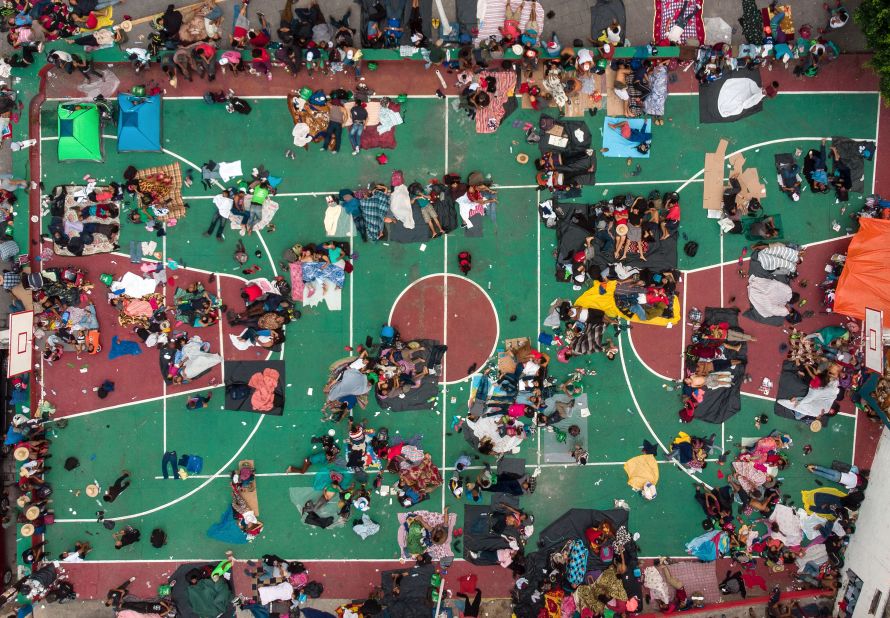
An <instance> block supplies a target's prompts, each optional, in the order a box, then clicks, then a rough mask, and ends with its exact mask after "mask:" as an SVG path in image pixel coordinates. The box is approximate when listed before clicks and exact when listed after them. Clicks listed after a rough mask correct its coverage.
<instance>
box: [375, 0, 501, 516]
mask: <svg viewBox="0 0 890 618" xmlns="http://www.w3.org/2000/svg"><path fill="white" fill-rule="evenodd" d="M439 8H440V13H441V4H440V6H439ZM442 102H443V103H444V109H445V140H444V144H443V146H444V150H445V152H444V156H445V167H443V168H442V169H443V170H444V171H443V172H442V174H447V173H448V154H449V153H448V131H449V125H448V116H449V115H450V114H449V113H448V99H443V100H442ZM444 236H445V238H444V239H443V240H444V242H443V243H442V247H443V248H442V272H443V273H445V293H444V294H443V297H444V298H443V301H442V304H443V307H442V319H443V324H442V340H443V341H442V344H443V345H448V234H444ZM393 307H395V304H393ZM492 308H494V304H492ZM495 313H497V311H495ZM498 334H499V335H500V331H499V332H498ZM447 357H448V353H447V352H446V353H445V354H443V355H442V469H443V470H444V469H445V466H446V465H448V452H447V445H446V444H445V434H446V432H447V431H448V382H447V381H446V380H445V378H446V376H447V375H448V374H447V372H446V368H447V367H448V365H447V363H448V358H447ZM442 511H443V512H444V511H445V483H444V482H443V483H442Z"/></svg>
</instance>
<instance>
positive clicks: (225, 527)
mask: <svg viewBox="0 0 890 618" xmlns="http://www.w3.org/2000/svg"><path fill="white" fill-rule="evenodd" d="M207 536H209V537H210V538H211V539H216V540H217V541H222V542H223V543H230V544H238V545H243V544H244V543H247V535H246V534H245V533H244V531H243V530H241V528H240V527H238V522H236V521H235V514H234V513H233V512H232V507H230V506H227V507H226V510H225V512H223V514H222V517H220V518H219V521H218V522H217V523H215V524H213V525H212V526H210V528H209V529H208V530H207Z"/></svg>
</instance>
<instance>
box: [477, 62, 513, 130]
mask: <svg viewBox="0 0 890 618" xmlns="http://www.w3.org/2000/svg"><path fill="white" fill-rule="evenodd" d="M479 77H480V79H481V78H483V77H491V78H493V79H494V80H495V83H496V84H497V91H496V92H495V93H494V94H493V95H491V103H489V105H488V107H485V108H483V109H480V110H478V111H477V112H476V133H494V132H495V131H497V130H498V127H500V126H501V121H502V120H503V119H504V116H505V115H506V114H507V111H506V109H505V107H504V106H505V105H506V103H507V100H508V99H510V98H511V97H512V96H513V91H514V90H515V89H516V73H514V72H512V71H510V72H507V71H482V73H481V74H480V75H479Z"/></svg>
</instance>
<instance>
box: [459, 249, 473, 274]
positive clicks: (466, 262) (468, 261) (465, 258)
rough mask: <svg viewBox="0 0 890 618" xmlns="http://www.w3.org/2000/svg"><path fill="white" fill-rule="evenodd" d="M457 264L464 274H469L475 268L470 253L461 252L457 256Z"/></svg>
mask: <svg viewBox="0 0 890 618" xmlns="http://www.w3.org/2000/svg"><path fill="white" fill-rule="evenodd" d="M457 264H458V268H460V272H462V273H463V274H465V275H466V274H469V272H470V270H471V269H472V268H473V256H472V255H470V252H469V251H461V252H460V253H458V254H457Z"/></svg>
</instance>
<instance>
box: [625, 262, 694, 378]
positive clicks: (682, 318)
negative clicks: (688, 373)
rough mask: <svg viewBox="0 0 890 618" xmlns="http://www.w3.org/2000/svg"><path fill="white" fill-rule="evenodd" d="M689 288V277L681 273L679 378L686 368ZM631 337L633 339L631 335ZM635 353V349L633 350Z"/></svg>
mask: <svg viewBox="0 0 890 618" xmlns="http://www.w3.org/2000/svg"><path fill="white" fill-rule="evenodd" d="M688 288H689V278H688V277H686V276H685V275H683V304H681V305H680V311H681V313H682V315H681V316H680V373H679V376H680V379H681V380H682V379H683V377H684V376H683V372H684V370H685V369H686V363H685V361H686V290H687V289H688ZM631 339H633V338H632V337H631ZM634 354H636V350H634Z"/></svg>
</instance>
